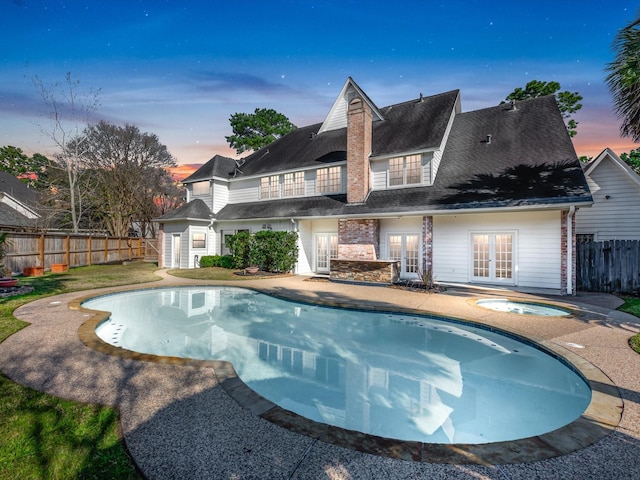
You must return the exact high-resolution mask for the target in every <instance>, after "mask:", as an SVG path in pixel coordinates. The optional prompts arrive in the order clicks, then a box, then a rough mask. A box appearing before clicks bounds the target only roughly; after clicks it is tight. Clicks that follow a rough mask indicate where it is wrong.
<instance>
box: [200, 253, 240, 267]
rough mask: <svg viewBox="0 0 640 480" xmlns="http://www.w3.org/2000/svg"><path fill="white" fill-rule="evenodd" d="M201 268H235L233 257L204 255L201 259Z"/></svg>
mask: <svg viewBox="0 0 640 480" xmlns="http://www.w3.org/2000/svg"><path fill="white" fill-rule="evenodd" d="M200 267H202V268H207V267H220V268H235V263H234V259H233V257H232V256H231V255H204V256H202V257H200Z"/></svg>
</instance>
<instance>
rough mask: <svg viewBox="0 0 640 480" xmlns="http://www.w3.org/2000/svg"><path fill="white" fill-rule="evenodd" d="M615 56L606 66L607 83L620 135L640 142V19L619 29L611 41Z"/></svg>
mask: <svg viewBox="0 0 640 480" xmlns="http://www.w3.org/2000/svg"><path fill="white" fill-rule="evenodd" d="M613 48H614V50H615V52H616V56H615V59H614V61H613V62H611V63H609V64H608V65H607V68H606V70H607V71H608V72H609V74H608V75H607V78H606V81H607V85H608V86H609V91H610V92H611V95H612V96H613V103H614V108H615V111H616V113H617V114H618V117H619V118H620V119H621V120H622V125H620V134H621V135H622V136H623V137H631V138H632V139H633V141H634V142H638V141H640V18H638V19H637V20H635V21H633V22H632V23H630V24H629V25H627V26H626V27H624V28H623V29H621V30H620V31H619V32H618V34H617V35H616V38H615V40H614V42H613Z"/></svg>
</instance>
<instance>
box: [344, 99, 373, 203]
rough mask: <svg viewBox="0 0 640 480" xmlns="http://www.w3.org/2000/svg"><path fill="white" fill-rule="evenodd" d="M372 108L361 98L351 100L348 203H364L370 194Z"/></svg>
mask: <svg viewBox="0 0 640 480" xmlns="http://www.w3.org/2000/svg"><path fill="white" fill-rule="evenodd" d="M371 122H372V120H371V108H370V107H369V105H367V103H366V102H365V101H364V100H362V99H361V98H359V97H357V98H354V99H353V100H351V103H349V107H348V115H347V203H363V202H364V201H365V200H366V198H367V195H368V194H369V155H370V154H371V129H372V125H371Z"/></svg>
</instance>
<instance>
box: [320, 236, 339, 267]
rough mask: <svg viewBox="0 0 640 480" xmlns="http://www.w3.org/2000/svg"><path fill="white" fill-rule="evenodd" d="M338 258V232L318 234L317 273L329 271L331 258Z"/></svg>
mask: <svg viewBox="0 0 640 480" xmlns="http://www.w3.org/2000/svg"><path fill="white" fill-rule="evenodd" d="M332 258H338V234H337V233H317V234H316V273H329V270H330V268H331V259H332Z"/></svg>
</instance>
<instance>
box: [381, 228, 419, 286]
mask: <svg viewBox="0 0 640 480" xmlns="http://www.w3.org/2000/svg"><path fill="white" fill-rule="evenodd" d="M388 238H389V259H390V260H396V261H398V262H400V272H399V273H400V278H416V277H418V271H419V269H420V262H419V258H420V235H418V234H416V233H393V234H390V235H389V237H388Z"/></svg>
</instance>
